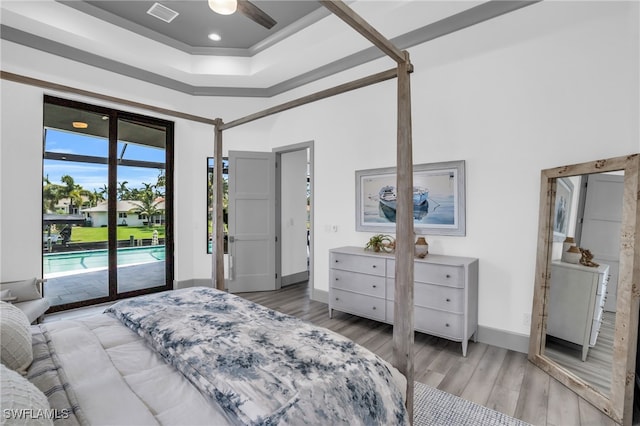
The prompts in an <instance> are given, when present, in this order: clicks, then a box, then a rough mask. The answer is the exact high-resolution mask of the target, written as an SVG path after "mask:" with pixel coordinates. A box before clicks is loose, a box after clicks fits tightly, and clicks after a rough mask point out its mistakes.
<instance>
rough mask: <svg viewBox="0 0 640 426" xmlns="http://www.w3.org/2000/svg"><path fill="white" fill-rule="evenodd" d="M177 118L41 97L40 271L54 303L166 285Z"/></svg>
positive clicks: (64, 305)
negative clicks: (41, 252)
mask: <svg viewBox="0 0 640 426" xmlns="http://www.w3.org/2000/svg"><path fill="white" fill-rule="evenodd" d="M172 152H173V123H171V122H167V121H164V120H158V119H154V118H150V117H144V116H140V115H135V114H130V113H125V112H122V111H117V110H112V109H107V108H102V107H96V106H93V105H87V104H82V103H78V102H73V101H68V100H63V99H59V98H53V97H48V96H47V97H45V104H44V149H43V153H44V159H43V194H42V195H43V254H42V258H43V273H44V278H46V280H47V281H46V283H45V287H44V293H45V297H47V298H48V299H49V301H50V302H51V305H52V307H53V308H52V310H54V311H56V310H63V309H68V308H73V307H78V306H84V305H89V304H94V303H102V302H105V301H110V300H116V299H119V298H122V297H128V296H133V295H138V294H143V293H148V292H152V291H161V290H167V289H170V288H171V283H172V282H173V264H172V262H171V260H172V259H173V241H172V238H171V236H172V220H171V219H172V216H173V214H172V202H171V200H172V181H173V179H172V170H173V167H172V165H173V163H172Z"/></svg>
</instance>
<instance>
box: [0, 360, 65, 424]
mask: <svg viewBox="0 0 640 426" xmlns="http://www.w3.org/2000/svg"><path fill="white" fill-rule="evenodd" d="M0 373H1V374H0V399H2V424H3V425H4V424H11V425H52V424H53V421H52V420H51V418H50V417H51V415H47V414H49V413H50V412H51V407H50V406H49V401H47V397H46V396H45V395H44V394H43V393H42V391H41V390H40V389H38V388H37V387H36V386H35V385H34V384H33V383H31V382H30V381H28V380H27V379H26V378H25V377H22V376H21V375H19V374H18V373H16V372H15V371H12V370H10V369H8V368H7V367H5V366H4V365H1V366H0Z"/></svg>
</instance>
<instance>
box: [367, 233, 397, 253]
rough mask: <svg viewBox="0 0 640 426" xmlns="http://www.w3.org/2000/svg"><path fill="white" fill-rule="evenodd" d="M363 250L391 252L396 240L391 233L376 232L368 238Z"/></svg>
mask: <svg viewBox="0 0 640 426" xmlns="http://www.w3.org/2000/svg"><path fill="white" fill-rule="evenodd" d="M364 248H365V250H371V251H375V252H379V251H382V252H386V253H391V252H393V250H395V248H396V241H395V239H394V238H393V237H392V236H391V235H385V234H376V235H374V236H373V237H371V238H369V241H368V242H367V245H366V246H365V247H364Z"/></svg>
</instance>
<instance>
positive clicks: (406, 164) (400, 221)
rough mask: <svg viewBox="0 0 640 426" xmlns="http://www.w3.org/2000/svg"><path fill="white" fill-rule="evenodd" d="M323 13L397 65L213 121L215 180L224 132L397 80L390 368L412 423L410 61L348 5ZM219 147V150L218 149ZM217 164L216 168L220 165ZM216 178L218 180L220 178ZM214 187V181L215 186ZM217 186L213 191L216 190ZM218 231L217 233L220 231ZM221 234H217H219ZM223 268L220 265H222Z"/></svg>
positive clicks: (328, 0) (331, 0)
mask: <svg viewBox="0 0 640 426" xmlns="http://www.w3.org/2000/svg"><path fill="white" fill-rule="evenodd" d="M320 3H322V4H323V5H324V6H325V7H326V8H327V9H329V10H330V11H331V12H332V13H333V14H334V15H336V16H337V17H338V18H340V19H342V20H343V21H344V22H346V23H347V24H349V25H350V26H351V27H352V28H353V29H355V30H356V31H357V32H358V33H360V34H362V35H363V36H364V37H365V38H367V39H368V40H369V41H371V42H372V43H373V44H374V45H375V46H376V47H378V48H379V49H380V50H382V51H383V52H384V53H385V54H387V55H388V56H389V57H390V58H391V59H393V60H394V61H396V63H397V66H396V68H394V69H392V70H388V71H384V72H381V73H378V74H374V75H371V76H369V77H365V78H361V79H359V80H355V81H352V82H350V83H345V84H342V85H339V86H336V87H334V88H331V89H327V90H323V91H320V92H317V93H314V94H311V95H307V96H304V97H302V98H298V99H295V100H293V101H289V102H285V103H283V104H280V105H277V106H274V107H271V108H267V109H265V110H263V111H260V112H257V113H255V114H251V115H248V116H245V117H242V118H239V119H236V120H233V121H230V122H228V123H223V122H222V120H221V119H217V120H216V122H217V123H216V152H217V151H218V149H219V150H220V153H219V154H218V153H217V154H216V156H215V161H216V163H215V164H216V165H215V167H216V169H217V171H216V174H215V176H216V179H218V176H220V177H219V179H220V180H221V179H222V174H221V173H222V172H221V170H222V164H221V162H222V159H221V151H222V148H221V146H222V131H223V130H227V129H230V128H233V127H236V126H239V125H241V124H246V123H249V122H252V121H254V120H258V119H260V118H264V117H267V116H270V115H273V114H276V113H279V112H282V111H286V110H288V109H291V108H295V107H298V106H301V105H305V104H308V103H311V102H315V101H317V100H320V99H324V98H328V97H330V96H334V95H337V94H340V93H345V92H348V91H350V90H354V89H358V88H361V87H365V86H368V85H371V84H374V83H378V82H382V81H385V80H388V79H391V78H394V77H397V78H398V95H397V106H398V123H397V138H398V140H397V170H398V172H397V183H396V185H397V193H398V200H397V208H396V255H395V258H396V271H395V274H396V279H395V302H394V303H395V305H394V326H393V346H394V347H393V354H394V362H393V364H394V366H395V367H396V368H397V369H398V370H399V371H400V372H401V373H402V374H404V376H405V377H406V379H407V389H406V395H407V400H406V406H407V413H408V416H409V421H410V422H412V421H413V378H414V372H413V355H414V354H413V343H414V329H413V327H414V315H413V311H414V310H413V291H414V289H413V278H414V263H413V262H414V246H413V244H414V243H413V239H414V232H413V154H412V149H413V148H412V141H411V85H410V79H409V75H410V74H411V73H412V72H413V65H412V64H411V62H410V60H409V54H408V52H407V51H401V50H400V49H398V48H397V47H396V46H395V45H394V44H393V43H391V42H390V41H389V40H387V39H386V38H385V37H384V36H383V35H382V34H380V33H379V32H378V31H377V30H376V29H375V28H373V27H372V26H371V25H369V24H368V23H367V22H366V21H365V20H364V19H362V18H361V17H360V16H358V15H357V14H356V13H355V12H354V11H353V10H351V9H350V8H349V7H348V6H347V5H346V4H344V3H343V2H342V1H339V0H321V1H320ZM218 144H220V146H218ZM218 161H220V163H218ZM218 173H220V174H218ZM214 184H215V181H214ZM217 186H218V185H216V188H217ZM218 199H221V195H218V196H216V200H218ZM214 206H215V209H216V222H220V223H221V222H222V207H221V204H220V205H218V204H215V201H214ZM218 215H219V216H218ZM218 229H220V231H219V230H218ZM218 232H219V233H218ZM214 235H215V237H216V242H217V244H216V247H219V246H218V244H219V242H218V240H222V231H221V225H220V228H218V226H216V233H215V234H214ZM216 254H217V255H216V257H219V258H220V259H222V256H223V253H222V249H221V248H220V249H218V251H217V252H216ZM220 264H221V263H220ZM221 268H222V267H218V263H217V261H216V264H215V265H214V270H213V273H214V274H215V273H216V272H217V273H218V274H220V273H221V272H220V269H221ZM216 277H217V278H215V279H214V281H215V282H216V283H217V284H218V285H220V283H223V284H224V277H222V278H219V275H216Z"/></svg>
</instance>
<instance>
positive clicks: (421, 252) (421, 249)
mask: <svg viewBox="0 0 640 426" xmlns="http://www.w3.org/2000/svg"><path fill="white" fill-rule="evenodd" d="M415 253H416V257H419V258H420V259H424V257H425V256H426V255H427V254H429V243H427V240H426V239H425V238H424V237H418V239H417V240H416V251H415Z"/></svg>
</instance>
